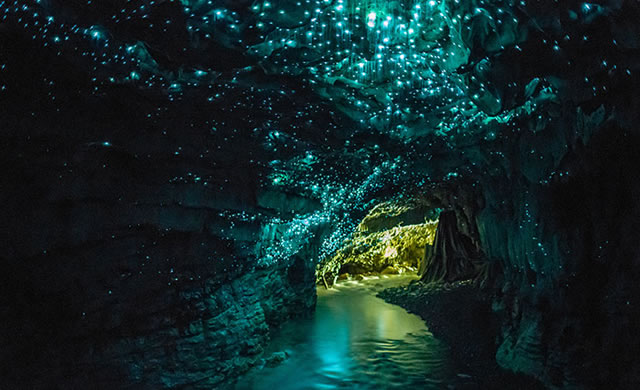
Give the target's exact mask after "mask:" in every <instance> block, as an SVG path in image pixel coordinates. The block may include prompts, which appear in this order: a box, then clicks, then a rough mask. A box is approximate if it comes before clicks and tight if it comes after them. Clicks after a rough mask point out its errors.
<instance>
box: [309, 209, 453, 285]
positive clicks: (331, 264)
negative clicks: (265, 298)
mask: <svg viewBox="0 0 640 390" xmlns="http://www.w3.org/2000/svg"><path fill="white" fill-rule="evenodd" d="M440 211H441V210H440V209H438V208H434V207H432V206H431V205H430V204H429V203H428V202H427V201H426V200H424V199H409V200H391V201H387V202H382V203H379V204H376V205H375V206H374V207H372V208H371V209H370V210H369V211H368V212H367V213H366V215H365V216H364V218H363V219H362V220H361V221H360V222H359V223H358V224H357V226H356V228H355V231H354V232H353V233H352V235H351V236H350V237H349V238H347V239H346V240H345V241H344V242H343V243H342V245H341V247H340V248H339V249H338V250H337V251H336V252H335V253H334V254H333V255H332V256H331V257H330V258H328V259H326V260H325V261H320V263H319V264H318V267H317V277H316V279H317V281H318V282H320V281H321V284H322V285H323V286H324V287H325V288H329V287H330V286H332V285H334V284H335V283H336V282H337V281H353V280H355V281H359V280H363V279H364V278H366V277H369V276H372V275H399V274H413V275H417V272H418V270H419V268H420V267H421V266H422V265H423V263H424V261H425V254H426V253H427V252H428V248H429V247H431V246H432V245H433V243H434V239H435V233H436V229H437V226H438V215H439V213H440Z"/></svg>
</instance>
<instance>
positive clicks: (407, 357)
mask: <svg viewBox="0 0 640 390" xmlns="http://www.w3.org/2000/svg"><path fill="white" fill-rule="evenodd" d="M412 279H415V276H409V275H406V276H391V277H385V276H383V277H380V278H378V277H373V278H370V279H366V280H363V281H360V282H344V283H342V284H338V285H337V287H336V288H334V289H331V290H325V289H323V288H319V289H318V303H317V308H316V311H315V313H314V314H313V316H311V317H310V318H302V319H297V320H293V321H290V322H289V323H287V324H286V325H285V326H284V327H283V328H282V329H281V330H280V331H279V332H278V333H277V334H276V335H274V337H273V340H272V342H271V343H270V345H269V347H268V350H267V351H266V353H265V356H267V357H268V356H271V355H272V354H273V353H276V352H285V354H286V358H285V360H284V361H282V362H280V363H277V364H272V365H273V366H272V367H270V366H265V367H263V368H254V369H253V370H252V371H250V372H249V373H248V374H247V375H245V376H244V377H242V378H239V380H238V382H237V384H236V386H235V388H236V389H238V390H240V389H269V390H284V389H389V388H403V389H412V388H416V389H443V388H444V389H446V388H458V386H456V384H461V381H464V380H463V379H464V375H460V374H458V373H457V370H456V367H455V366H454V364H453V363H452V361H451V360H450V359H449V354H448V349H447V347H446V345H444V344H443V343H442V342H440V341H439V340H438V339H436V338H435V337H434V336H433V335H432V334H431V333H430V332H429V330H428V328H427V326H426V325H425V323H424V321H423V320H422V319H420V318H419V317H418V316H416V315H414V314H410V313H408V312H407V311H405V310H404V309H403V308H401V307H399V306H395V305H391V304H388V303H386V302H384V301H383V300H382V299H380V298H377V297H376V293H377V292H379V291H380V290H382V289H384V288H389V287H393V286H398V285H402V284H408V283H409V282H410V281H411V280H412ZM280 356H283V355H282V354H280Z"/></svg>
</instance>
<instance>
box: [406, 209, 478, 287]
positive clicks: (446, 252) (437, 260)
mask: <svg viewBox="0 0 640 390" xmlns="http://www.w3.org/2000/svg"><path fill="white" fill-rule="evenodd" d="M425 249H426V250H425V254H424V258H423V260H422V262H421V263H420V269H419V273H420V275H421V276H422V277H421V280H422V281H425V282H454V281H457V280H466V279H472V278H474V277H475V276H476V275H477V271H476V269H475V266H474V263H473V261H474V260H479V257H480V256H481V254H480V253H478V248H475V247H474V246H473V243H472V242H471V239H470V238H469V237H467V236H465V235H464V234H462V233H460V232H459V231H458V224H457V220H456V214H455V213H454V212H453V211H445V212H442V213H441V214H440V217H439V219H438V229H437V230H436V234H435V238H434V241H433V245H430V246H428V247H426V248H425Z"/></svg>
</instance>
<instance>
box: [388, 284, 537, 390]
mask: <svg viewBox="0 0 640 390" xmlns="http://www.w3.org/2000/svg"><path fill="white" fill-rule="evenodd" d="M378 296H379V297H380V298H382V299H384V300H385V301H387V302H389V303H392V304H396V305H399V306H402V307H403V308H405V309H406V310H407V311H409V312H411V313H415V314H417V315H419V316H420V317H422V318H423V319H424V320H425V322H426V323H427V325H428V327H429V330H430V331H431V332H432V333H433V334H434V335H435V336H436V337H437V338H439V339H441V340H443V341H444V342H445V343H446V344H448V345H449V347H450V348H451V353H452V355H453V357H454V359H457V360H458V361H459V362H458V363H459V364H460V365H461V366H464V367H465V368H466V371H467V372H469V373H470V375H471V376H472V377H473V379H474V381H475V382H476V385H477V388H479V389H494V388H501V389H544V388H545V387H544V386H543V385H542V384H540V383H539V382H537V381H536V380H534V379H530V378H528V377H525V376H521V375H517V374H513V373H510V372H508V371H505V370H503V369H501V368H500V367H499V366H498V365H497V363H496V361H495V353H496V336H497V334H498V331H499V325H498V319H497V318H496V316H495V315H494V314H493V312H492V311H491V300H490V297H489V296H488V295H487V294H486V293H484V292H482V291H480V290H478V289H477V288H476V287H474V286H473V285H472V283H471V281H463V282H456V283H429V284H427V283H423V282H420V281H414V282H412V283H411V284H409V285H407V286H401V287H394V288H389V289H386V290H384V291H382V292H380V293H379V294H378Z"/></svg>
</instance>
